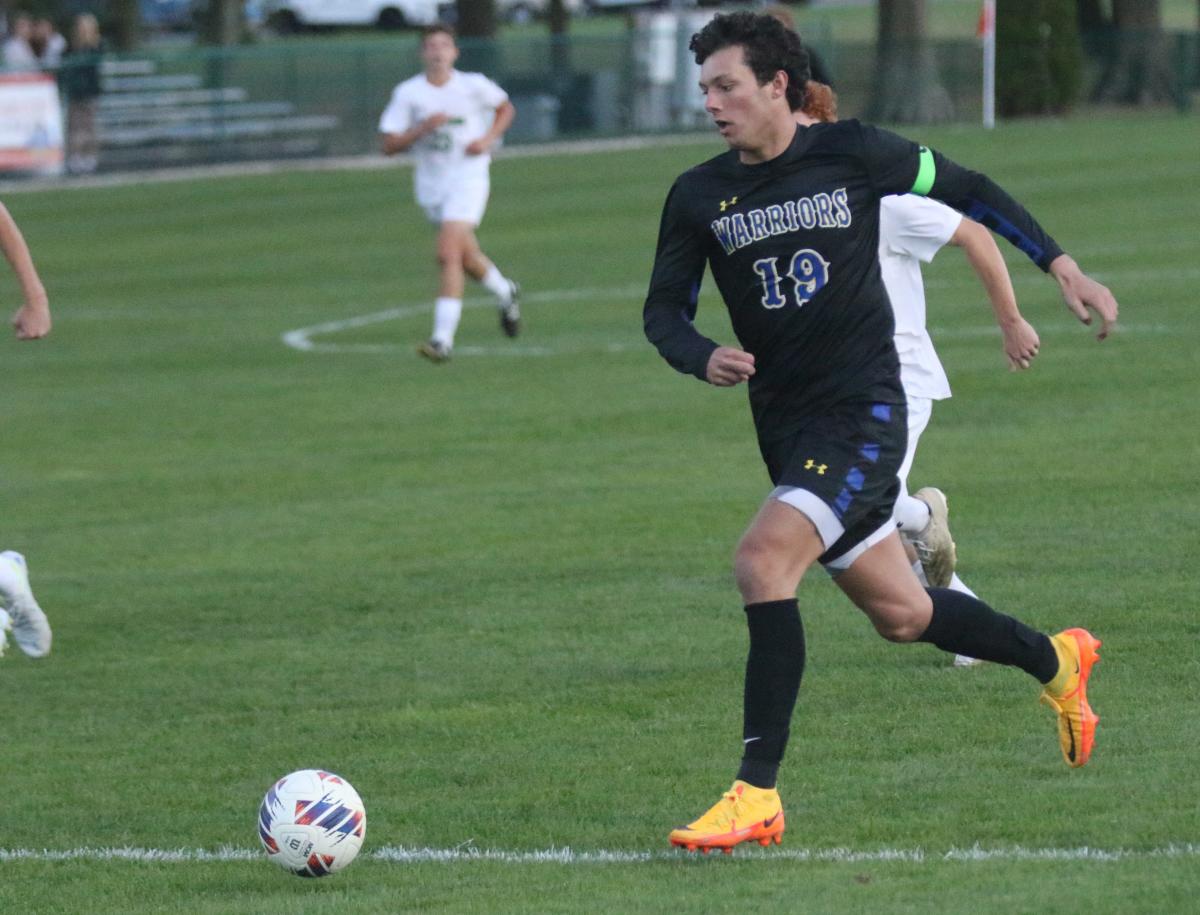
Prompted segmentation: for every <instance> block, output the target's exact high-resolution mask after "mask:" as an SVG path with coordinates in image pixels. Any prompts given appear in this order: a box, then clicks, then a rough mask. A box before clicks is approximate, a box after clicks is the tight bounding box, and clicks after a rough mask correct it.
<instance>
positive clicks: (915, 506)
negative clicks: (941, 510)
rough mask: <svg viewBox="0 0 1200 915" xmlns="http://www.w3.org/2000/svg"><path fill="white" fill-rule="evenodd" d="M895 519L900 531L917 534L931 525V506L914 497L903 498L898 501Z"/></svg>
mask: <svg viewBox="0 0 1200 915" xmlns="http://www.w3.org/2000/svg"><path fill="white" fill-rule="evenodd" d="M895 517H896V524H897V525H898V526H899V528H900V530H902V531H908V532H909V533H910V534H916V533H918V532H919V531H923V530H925V525H926V524H928V523H929V506H928V505H927V504H926V503H924V502H922V501H921V500H920V499H917V498H914V497H913V496H901V497H900V498H899V499H897V500H896V508H895Z"/></svg>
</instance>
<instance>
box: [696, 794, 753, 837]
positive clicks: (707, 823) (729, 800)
mask: <svg viewBox="0 0 1200 915" xmlns="http://www.w3.org/2000/svg"><path fill="white" fill-rule="evenodd" d="M743 806H744V804H743V802H742V799H741V798H740V797H739V796H738V795H737V793H736V792H734V791H727V792H725V794H724V795H722V797H721V799H720V800H719V801H717V802H716V803H715V804H713V806H712V807H710V808H709V809H708V811H707V812H706V813H705V814H704V815H703V816H702V817H700V819H698V820H696V822H695V823H693V824H692V826H693V827H695V828H696V829H699V830H705V831H710V832H716V831H719V830H724V829H727V828H729V827H730V826H731V825H732V824H734V823H737V822H739V821H740V820H741V819H742V816H741V814H742V808H743Z"/></svg>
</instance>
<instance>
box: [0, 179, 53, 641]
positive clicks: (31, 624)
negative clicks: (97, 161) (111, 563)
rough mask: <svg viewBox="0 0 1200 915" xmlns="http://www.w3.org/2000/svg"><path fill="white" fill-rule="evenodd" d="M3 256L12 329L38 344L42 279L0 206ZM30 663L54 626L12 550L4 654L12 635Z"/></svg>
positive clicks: (2, 573)
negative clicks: (14, 290) (17, 302)
mask: <svg viewBox="0 0 1200 915" xmlns="http://www.w3.org/2000/svg"><path fill="white" fill-rule="evenodd" d="M0 251H3V252H4V257H5V259H6V260H7V261H8V263H9V265H10V266H11V267H12V269H13V273H15V274H16V276H17V282H18V283H19V284H20V286H21V298H22V304H21V307H20V308H18V309H17V313H16V314H15V315H13V319H12V326H13V329H14V331H15V332H16V336H17V339H18V340H37V339H39V338H40V337H44V336H46V334H48V333H50V301H49V299H48V298H47V297H46V288H45V287H44V286H43V285H42V280H41V278H40V277H39V276H38V272H37V268H35V267H34V265H33V258H32V257H31V256H30V254H29V246H28V245H26V244H25V237H24V236H23V235H22V234H21V230H20V229H19V228H18V227H17V224H16V222H15V221H14V220H13V218H12V215H11V214H10V213H9V212H8V209H7V208H6V207H5V206H4V204H2V203H0ZM9 632H11V633H12V635H13V639H14V640H15V641H16V643H17V645H18V646H19V647H20V649H21V650H22V651H23V652H25V654H27V655H29V656H30V657H31V658H41V657H45V656H46V655H47V654H49V653H50V639H51V634H50V624H49V622H47V620H46V614H45V613H43V612H42V608H41V607H39V606H38V604H37V601H36V600H34V599H33V591H31V590H30V588H29V572H28V570H27V569H26V568H25V557H24V556H22V555H21V554H20V553H16V552H13V551H12V550H5V551H4V552H2V553H0V655H3V654H4V649H5V647H6V645H7V643H8V633H9Z"/></svg>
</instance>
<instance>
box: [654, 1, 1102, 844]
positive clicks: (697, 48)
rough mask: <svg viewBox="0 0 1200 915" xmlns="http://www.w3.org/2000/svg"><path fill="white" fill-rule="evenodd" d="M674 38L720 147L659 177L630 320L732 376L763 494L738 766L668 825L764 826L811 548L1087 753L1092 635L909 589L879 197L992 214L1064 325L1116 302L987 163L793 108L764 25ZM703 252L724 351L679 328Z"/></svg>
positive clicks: (744, 569) (743, 588)
mask: <svg viewBox="0 0 1200 915" xmlns="http://www.w3.org/2000/svg"><path fill="white" fill-rule="evenodd" d="M691 48H692V50H693V52H694V53H695V55H696V61H697V63H699V64H700V66H701V71H700V88H701V91H702V92H703V93H704V95H705V108H706V110H707V111H708V113H709V115H710V116H711V117H712V119H713V121H714V123H715V124H716V126H717V129H718V130H719V132H720V134H721V136H722V137H723V138H724V139H725V141H726V143H727V144H728V145H729V147H730V149H729V151H728V152H726V153H724V154H723V155H720V156H717V157H716V158H714V159H711V160H709V161H708V162H705V163H703V164H701V165H699V166H697V167H695V168H693V169H691V170H690V171H687V172H685V173H684V174H683V175H681V176H680V177H679V178H678V179H677V180H676V182H675V184H674V186H673V187H672V188H671V191H670V194H669V195H668V197H667V201H666V204H665V206H664V210H663V216H662V223H661V227H660V230H659V239H658V248H657V252H656V256H655V262H654V271H653V275H652V277H651V281H650V290H649V293H648V295H647V297H646V304H645V310H644V321H645V329H646V336H647V337H648V338H649V339H650V341H651V342H652V343H654V345H655V346H656V347H657V348H658V350H659V352H660V353H661V354H662V356H663V358H664V359H666V360H667V362H668V363H670V364H671V365H672V366H673V367H674V368H676V369H677V370H679V371H681V372H685V373H688V374H692V375H695V376H696V377H697V378H699V379H701V380H703V381H707V382H709V383H710V384H713V385H717V386H722V387H727V386H731V385H736V384H740V383H742V382H748V383H749V388H750V406H751V410H752V413H753V416H754V424H755V429H756V431H757V433H758V442H759V448H760V451H761V453H762V457H763V460H764V462H765V463H766V465H767V470H768V473H769V475H770V477H771V481H772V483H773V484H774V487H775V488H774V489H773V490H772V491H771V492H770V494H769V495H768V497H767V499H766V500H765V501H764V503H763V504H762V506H761V507H760V509H759V511H758V513H757V515H756V516H755V518H754V519H753V521H752V522H751V523H750V526H749V528H748V529H747V531H746V532H745V534H744V535H743V536H742V539H741V541H740V542H739V544H738V547H737V551H736V554H735V558H734V572H735V576H736V579H737V585H738V589H739V591H740V592H741V596H742V599H743V601H744V603H745V610H746V620H747V624H748V627H749V631H750V650H749V656H748V659H747V662H746V677H745V692H744V724H743V735H742V736H743V743H744V751H743V752H744V755H743V758H742V763H741V768H740V770H739V772H738V775H737V779H736V780H735V781H734V783H733V787H732V788H731V789H730V790H729V791H728V792H727V793H726V794H725V795H724V796H723V797H722V798H721V800H719V801H718V802H717V803H716V804H715V805H714V806H713V807H712V808H711V809H709V810H708V811H707V812H706V813H704V814H703V815H702V816H700V817H699V818H698V819H697V820H695V821H693V822H692V823H690V824H689V825H687V826H684V827H680V828H679V829H676V830H674V831H673V832H672V833H671V835H670V841H671V842H672V843H673V844H675V845H679V846H682V847H685V848H688V849H691V850H694V849H700V850H702V851H705V852H707V851H709V850H710V849H713V848H720V849H722V850H724V851H726V852H728V851H730V850H731V849H732V848H733V846H735V845H737V844H739V843H741V842H745V841H750V840H753V841H758V842H760V843H761V844H763V845H766V844H768V843H770V842H771V841H775V842H778V841H779V840H780V837H781V836H782V833H783V829H784V815H783V808H782V803H781V801H780V798H779V794H778V792H777V791H776V777H777V773H778V769H779V764H780V761H781V760H782V758H783V752H784V748H785V746H786V744H787V739H788V729H789V723H790V720H791V716H792V709H793V706H794V704H795V700H796V695H797V692H798V690H799V687H800V679H801V675H802V674H803V671H804V656H805V645H804V630H803V627H802V625H801V622H800V615H799V610H798V607H797V602H796V589H797V587H798V585H799V582H800V579H801V577H802V576H803V574H804V572H805V570H806V569H807V568H808V567H809V566H810V565H812V564H813V563H814V562H820V563H821V564H822V565H823V566H824V567H825V568H826V569H827V570H829V571H830V572H831V573H833V575H834V576H835V578H834V580H835V581H836V582H837V584H838V586H839V587H840V588H841V589H842V590H843V591H844V592H845V593H846V595H847V596H848V597H849V598H850V599H851V600H852V601H853V602H854V603H855V604H856V605H857V606H858V607H859V609H861V610H862V611H863V612H864V613H866V615H867V616H868V618H869V619H870V620H871V622H872V623H873V624H874V626H875V628H876V630H877V631H878V632H879V633H880V635H882V636H883V637H884V638H886V639H889V640H891V641H895V642H913V641H923V642H930V643H932V644H934V645H936V646H937V647H938V648H941V649H942V650H944V651H948V652H956V653H958V654H963V655H969V656H971V657H974V658H981V659H983V660H988V661H995V662H997V663H1000V664H1008V665H1012V666H1015V667H1019V668H1020V669H1022V670H1024V671H1026V672H1027V673H1029V674H1030V675H1032V676H1034V677H1036V678H1037V679H1038V680H1039V681H1040V682H1041V683H1042V684H1043V691H1042V698H1043V701H1045V702H1047V703H1048V704H1050V705H1051V706H1052V707H1053V708H1054V709H1055V710H1056V712H1057V714H1058V730H1059V740H1060V744H1061V747H1062V751H1063V755H1064V757H1065V758H1066V761H1067V763H1068V764H1069V765H1071V766H1081V765H1083V764H1084V763H1085V762H1086V761H1087V759H1088V756H1089V754H1090V752H1091V747H1092V743H1093V740H1094V733H1095V726H1096V722H1097V721H1098V718H1097V717H1096V715H1095V714H1094V713H1093V712H1092V710H1091V708H1090V707H1089V705H1088V702H1087V695H1086V685H1087V680H1088V676H1089V674H1090V671H1091V667H1092V665H1093V664H1094V663H1095V661H1096V659H1097V654H1096V649H1097V648H1099V645H1100V643H1099V641H1097V640H1096V639H1095V638H1094V637H1093V636H1092V635H1091V634H1090V633H1089V632H1087V631H1086V630H1084V629H1068V630H1066V631H1064V632H1061V633H1059V634H1058V635H1055V636H1046V635H1044V634H1042V633H1040V632H1037V631H1035V630H1033V629H1031V628H1029V627H1028V626H1026V625H1024V624H1022V623H1020V622H1019V621H1017V620H1016V619H1013V618H1012V617H1009V616H1005V615H1003V614H1000V613H997V612H996V611H994V610H992V609H991V608H990V607H988V606H987V605H986V604H984V603H983V602H982V601H980V600H978V599H977V598H974V597H971V596H970V595H967V594H962V593H960V592H957V591H950V590H946V589H939V588H931V589H925V588H922V587H921V585H920V583H919V582H918V581H917V579H916V577H915V576H914V575H913V572H912V569H911V568H910V566H909V564H908V561H907V559H906V558H905V555H904V550H903V547H902V546H901V543H900V538H899V536H898V534H897V533H896V527H895V523H894V521H893V520H892V505H893V503H894V501H895V498H896V494H897V491H898V482H897V478H896V471H897V468H898V466H899V464H900V461H901V459H902V458H903V455H904V450H905V437H906V417H905V398H904V391H903V388H902V387H901V385H900V378H899V363H898V360H897V356H896V350H895V346H894V345H893V342H892V331H893V320H892V310H891V307H890V305H889V303H888V299H887V295H886V292H885V291H884V288H883V283H882V281H881V279H880V272H879V263H878V231H879V200H880V198H881V197H883V196H886V195H888V194H903V193H917V194H923V195H928V196H930V197H934V198H936V199H938V200H941V201H943V202H945V203H947V204H949V205H950V206H953V207H954V208H955V209H958V210H960V211H962V212H965V213H967V214H968V215H969V216H971V217H972V218H974V219H975V220H976V221H978V222H982V223H984V224H985V225H987V226H988V227H989V228H992V229H993V230H994V231H996V232H998V233H999V234H1001V235H1003V236H1004V237H1005V238H1007V239H1008V240H1009V241H1010V242H1012V243H1013V244H1015V245H1016V246H1017V247H1019V248H1020V249H1021V250H1022V251H1024V252H1025V253H1026V254H1027V255H1028V256H1029V257H1030V258H1031V259H1032V260H1033V261H1034V262H1035V263H1036V264H1037V265H1038V266H1039V267H1041V269H1042V270H1044V271H1046V272H1048V273H1050V274H1051V275H1052V276H1054V278H1055V279H1056V280H1057V281H1058V283H1059V286H1060V288H1061V291H1062V294H1063V297H1064V299H1065V300H1066V302H1067V305H1068V306H1069V307H1070V308H1071V310H1072V311H1074V312H1075V314H1076V315H1078V316H1079V318H1080V319H1081V320H1083V321H1084V322H1085V323H1091V320H1092V319H1091V315H1090V313H1089V310H1091V311H1094V312H1095V313H1096V314H1097V315H1098V316H1099V317H1100V318H1101V321H1102V324H1101V328H1100V331H1099V334H1098V336H1099V337H1100V338H1101V339H1103V338H1104V337H1105V336H1107V334H1108V332H1109V331H1110V329H1111V328H1112V325H1113V323H1114V322H1115V320H1116V315H1117V304H1116V301H1115V300H1114V299H1113V297H1112V295H1111V293H1109V291H1108V290H1107V289H1106V288H1104V287H1103V286H1101V285H1100V284H1099V283H1097V282H1095V281H1094V280H1092V279H1090V278H1089V277H1087V276H1086V275H1084V274H1083V273H1082V272H1081V271H1080V269H1079V267H1078V266H1077V265H1076V263H1075V262H1074V261H1073V260H1072V259H1071V258H1070V257H1068V256H1067V255H1066V254H1064V253H1063V252H1062V249H1060V248H1059V247H1058V245H1057V244H1056V243H1055V242H1054V240H1053V239H1052V238H1051V237H1050V236H1049V235H1048V234H1046V232H1045V231H1043V230H1042V228H1041V227H1040V226H1039V225H1038V223H1037V222H1036V221H1035V220H1034V219H1033V217H1032V216H1030V215H1029V213H1027V212H1026V211H1025V209H1024V208H1023V207H1022V206H1021V205H1020V204H1018V203H1017V202H1016V201H1015V200H1013V199H1012V198H1011V197H1010V196H1008V194H1006V193H1005V192H1004V191H1003V190H1001V189H1000V188H999V187H997V186H996V185H995V184H994V183H993V182H992V181H991V180H990V179H988V178H987V177H985V176H984V175H981V174H978V173H975V172H971V171H968V170H967V169H964V168H962V167H961V166H959V165H956V164H955V163H953V162H951V161H950V160H948V159H946V158H945V157H944V156H941V155H940V154H938V153H935V152H931V151H930V150H928V149H926V148H924V147H919V146H917V145H916V144H914V143H912V142H910V141H908V140H905V139H903V138H901V137H899V136H897V135H896V134H893V133H889V132H888V131H885V130H880V129H877V128H874V127H869V126H867V125H864V124H860V123H859V122H857V121H853V120H849V121H840V122H837V123H831V124H824V123H822V124H816V123H813V124H811V125H807V124H802V125H799V126H798V125H797V123H796V121H795V120H793V116H792V109H793V108H799V107H802V106H801V105H799V104H792V103H791V102H794V101H796V96H795V94H796V93H797V92H798V91H802V87H803V84H804V78H803V77H805V76H806V74H807V69H808V67H807V61H806V60H805V57H804V50H803V48H802V46H801V45H800V42H799V39H798V38H797V36H796V35H795V33H792V32H788V31H787V30H785V29H784V27H783V26H782V25H780V24H779V23H778V22H777V21H775V20H774V19H771V18H770V17H768V16H761V15H755V14H752V13H744V12H743V13H732V14H729V15H718V16H717V17H716V18H714V19H713V20H712V21H711V22H710V23H709V24H708V25H707V26H705V27H704V29H703V30H701V31H700V32H699V33H698V34H697V35H695V36H693V38H692V44H691ZM789 74H792V76H793V77H794V78H792V79H789ZM789 92H790V93H791V94H792V98H791V102H790V101H789ZM706 264H707V265H708V267H709V268H710V269H711V271H712V275H713V277H714V279H715V281H716V284H717V287H718V289H719V290H720V293H721V296H722V298H723V299H724V300H725V304H726V306H727V307H728V309H729V315H730V318H731V321H732V325H733V330H734V333H735V334H736V336H737V338H738V343H739V346H721V345H718V344H717V343H716V342H714V341H712V340H709V339H708V338H706V337H704V336H703V335H701V334H700V333H699V331H697V330H696V328H695V327H694V326H693V323H692V321H693V319H694V317H695V314H696V305H697V297H698V294H699V288H700V282H701V279H702V277H703V274H704V268H705V265H706Z"/></svg>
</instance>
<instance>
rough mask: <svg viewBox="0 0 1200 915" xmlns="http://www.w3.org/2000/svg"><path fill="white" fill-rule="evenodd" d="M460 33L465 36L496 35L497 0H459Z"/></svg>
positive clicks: (483, 36)
mask: <svg viewBox="0 0 1200 915" xmlns="http://www.w3.org/2000/svg"><path fill="white" fill-rule="evenodd" d="M457 6H458V34H459V35H461V36H462V37H463V38H495V37H496V3H495V0H458V3H457Z"/></svg>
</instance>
